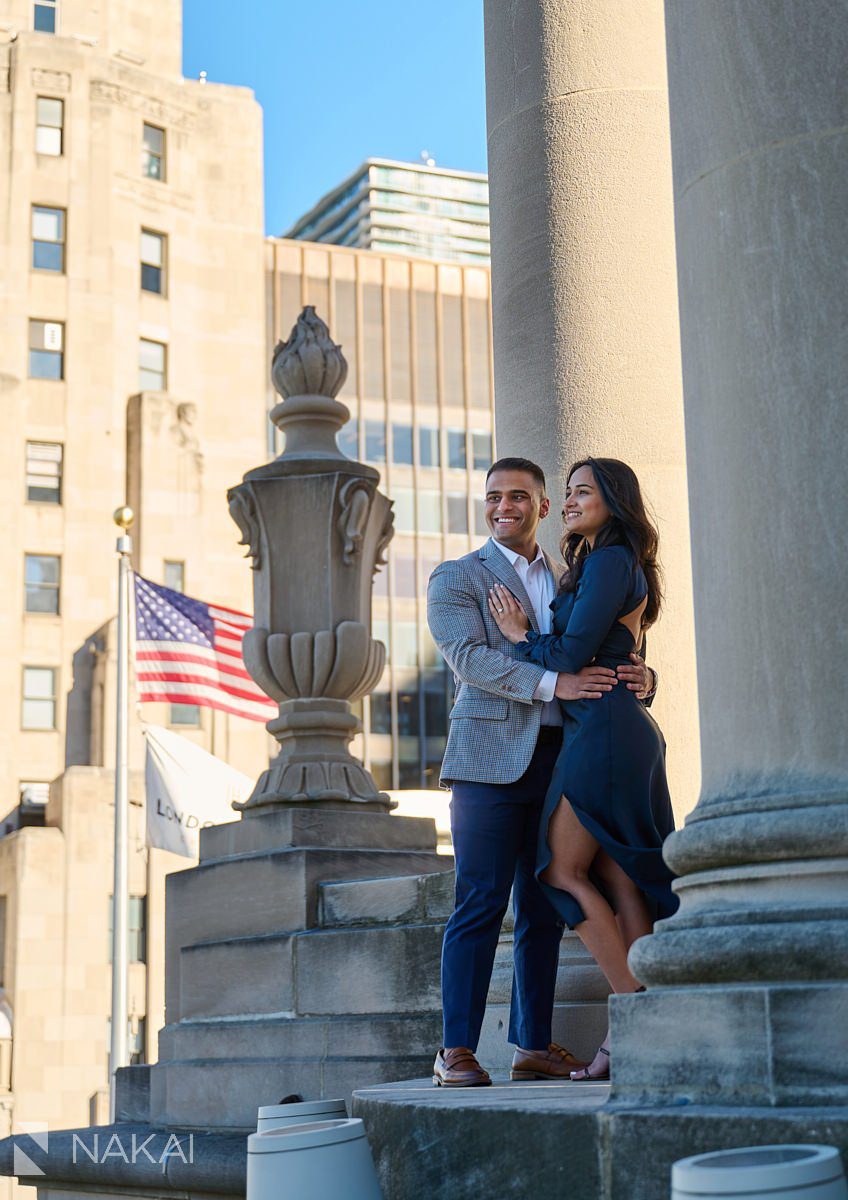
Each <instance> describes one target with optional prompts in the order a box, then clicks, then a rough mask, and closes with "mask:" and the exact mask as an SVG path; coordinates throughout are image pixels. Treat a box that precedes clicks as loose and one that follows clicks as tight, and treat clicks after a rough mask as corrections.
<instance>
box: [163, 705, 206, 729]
mask: <svg viewBox="0 0 848 1200" xmlns="http://www.w3.org/2000/svg"><path fill="white" fill-rule="evenodd" d="M168 724H169V725H180V726H182V727H183V728H184V729H199V728H200V705H199V704H172V705H171V706H170V712H169V713H168Z"/></svg>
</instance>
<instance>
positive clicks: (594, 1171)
mask: <svg viewBox="0 0 848 1200" xmlns="http://www.w3.org/2000/svg"><path fill="white" fill-rule="evenodd" d="M494 1079H495V1086H493V1087H491V1088H474V1089H460V1090H455V1091H446V1090H444V1089H442V1088H434V1087H433V1086H432V1083H431V1081H430V1080H429V1079H418V1080H412V1081H409V1082H407V1083H397V1084H387V1085H383V1086H377V1087H372V1088H364V1089H361V1090H357V1091H356V1092H355V1093H354V1097H353V1114H354V1115H355V1116H358V1117H362V1119H363V1120H364V1122H365V1128H366V1131H367V1134H368V1140H369V1142H370V1145H371V1150H372V1152H373V1155H374V1161H375V1163H376V1165H377V1170H378V1174H379V1176H380V1181H381V1185H382V1187H383V1192H384V1196H385V1200H420V1197H421V1196H422V1195H426V1196H427V1197H428V1200H479V1197H480V1196H481V1195H491V1196H497V1198H498V1200H526V1197H528V1196H532V1197H533V1200H562V1197H563V1196H568V1198H569V1200H668V1194H669V1188H670V1177H671V1165H672V1163H673V1162H675V1161H676V1160H677V1159H679V1158H685V1157H686V1156H688V1155H691V1154H698V1153H703V1152H706V1151H709V1150H720V1149H729V1148H732V1147H737V1146H746V1145H767V1144H774V1143H782V1142H817V1143H826V1144H829V1145H835V1146H838V1147H839V1148H840V1149H841V1150H842V1152H843V1155H845V1154H846V1152H848V1108H792V1109H789V1108H785V1109H778V1108H735V1107H727V1108H718V1107H713V1108H706V1107H696V1106H694V1105H692V1106H681V1107H678V1108H663V1109H660V1108H647V1107H646V1108H643V1109H621V1108H617V1107H615V1106H613V1105H612V1104H610V1103H609V1085H608V1084H579V1083H578V1084H574V1083H548V1082H539V1083H535V1084H525V1083H518V1084H514V1083H509V1082H508V1080H507V1079H506V1078H505V1077H503V1076H497V1075H496V1076H495V1077H494Z"/></svg>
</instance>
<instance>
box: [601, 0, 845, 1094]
mask: <svg viewBox="0 0 848 1200" xmlns="http://www.w3.org/2000/svg"><path fill="white" fill-rule="evenodd" d="M667 13H668V45H669V87H670V106H671V130H672V143H673V155H674V183H675V203H676V220H677V243H678V258H679V280H680V301H681V323H682V337H683V367H684V385H685V397H686V426H687V439H688V444H689V480H690V497H691V510H692V547H693V562H694V579H695V596H696V625H697V639H698V666H699V672H698V674H699V694H700V710H701V733H702V739H701V740H702V747H703V790H702V795H701V799H700V801H699V803H698V806H697V808H696V809H695V811H694V812H693V813H692V814H691V816H690V817H689V819H688V820H687V822H686V827H685V828H684V829H683V830H681V831H679V832H678V833H676V834H674V835H673V836H672V838H670V839H669V842H668V843H667V846H666V858H667V860H668V862H669V863H670V865H671V866H672V867H673V868H674V869H675V871H677V872H678V873H679V874H680V876H681V878H680V880H679V881H678V884H677V889H678V891H679V894H680V898H681V905H680V910H679V912H678V914H677V915H676V916H675V917H674V918H672V919H671V920H669V921H664V922H662V923H661V924H660V925H658V927H657V930H656V932H655V934H654V936H652V937H650V938H647V939H645V940H643V941H641V942H639V943H637V945H636V946H635V947H634V949H633V952H632V964H633V968H634V971H635V972H636V974H637V975H638V976H639V978H640V979H643V980H644V981H645V982H646V983H647V984H648V986H649V992H648V994H647V995H644V996H636V997H627V998H619V999H617V1000H616V1002H615V1004H614V1005H613V1049H614V1061H615V1063H616V1066H615V1069H614V1081H615V1092H614V1094H615V1098H616V1099H617V1100H619V1101H622V1102H632V1103H642V1102H644V1101H645V1099H646V1098H647V1097H650V1098H651V1100H652V1102H653V1103H658V1102H659V1103H680V1102H684V1101H688V1102H696V1103H698V1102H704V1103H720V1104H738V1103H749V1104H757V1105H768V1106H780V1105H792V1104H804V1105H810V1104H827V1105H834V1106H840V1105H841V1106H844V1105H846V1104H848V1019H846V1014H848V749H846V745H847V743H846V733H845V729H846V720H845V711H844V708H845V705H844V695H845V681H844V669H843V662H844V660H845V659H846V657H848V633H847V632H846V622H845V613H844V607H845V603H844V602H845V581H846V563H848V472H846V465H845V464H846V461H848V422H846V420H845V397H844V393H845V380H846V378H848V343H846V339H845V329H846V326H848V290H846V288H845V263H846V262H848V223H847V222H846V220H845V161H846V154H848V132H846V131H848V93H847V92H846V90H845V89H844V88H834V87H832V86H831V84H830V83H829V82H827V81H828V80H831V81H832V79H833V78H834V77H835V73H836V72H837V71H838V70H840V69H841V68H840V67H838V65H837V64H841V63H843V62H844V61H845V57H846V55H848V25H846V21H845V16H846V10H845V6H844V4H837V3H826V2H825V3H815V4H810V5H804V6H803V7H799V6H797V5H791V4H777V5H774V6H769V8H768V12H767V13H766V12H765V11H764V10H763V8H762V6H759V5H751V4H747V3H745V2H744V0H731V2H730V3H725V2H718V0H705V2H704V3H700V4H691V3H689V0H669V3H668V4H667ZM646 1048H649V1050H648V1051H646Z"/></svg>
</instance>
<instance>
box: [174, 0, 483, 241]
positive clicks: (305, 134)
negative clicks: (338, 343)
mask: <svg viewBox="0 0 848 1200" xmlns="http://www.w3.org/2000/svg"><path fill="white" fill-rule="evenodd" d="M234 11H235V12H236V13H237V14H238V15H237V17H236V18H234V17H233V15H232V14H233V12H234ZM183 19H184V34H183V72H184V74H185V75H187V76H188V77H189V78H196V77H197V75H198V74H199V72H200V71H202V70H205V71H206V72H207V73H208V77H209V79H210V81H214V82H216V83H236V84H242V85H244V86H247V87H251V88H253V90H254V91H255V93H256V96H257V99H258V100H259V102H260V104H261V105H262V107H263V109H264V112H265V226H266V230H267V232H268V233H282V232H283V231H284V229H285V228H286V227H287V226H288V225H290V224H291V222H292V221H293V220H294V219H295V218H296V217H298V216H300V215H301V213H303V212H305V211H306V210H307V209H309V208H311V207H312V205H313V204H314V203H315V201H316V200H317V199H318V198H319V197H320V196H321V195H323V194H324V192H326V191H328V190H329V189H330V188H331V187H333V186H334V185H335V184H336V183H339V182H340V181H341V180H342V179H343V178H344V177H345V175H347V174H349V173H350V172H351V171H353V170H354V169H355V168H356V167H357V166H358V165H359V163H360V162H362V160H363V159H364V158H367V157H369V155H375V156H378V157H384V158H400V159H404V160H407V161H414V160H416V159H417V158H418V156H419V154H420V152H421V151H422V150H424V149H427V150H429V151H430V153H431V154H432V155H433V157H434V158H435V159H436V163H437V165H438V166H440V167H459V168H463V169H465V170H470V171H485V170H486V113H485V93H484V78H483V0H323V3H316V2H315V0H313V2H312V3H311V4H309V3H306V2H304V0H297V2H295V0H242V2H241V3H240V4H237V5H233V4H232V3H231V0H226V2H225V0H184V18H183Z"/></svg>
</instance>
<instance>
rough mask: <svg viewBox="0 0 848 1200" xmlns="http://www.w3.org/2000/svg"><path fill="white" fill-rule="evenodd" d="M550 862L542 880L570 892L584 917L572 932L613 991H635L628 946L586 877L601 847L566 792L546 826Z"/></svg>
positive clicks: (610, 914) (611, 915)
mask: <svg viewBox="0 0 848 1200" xmlns="http://www.w3.org/2000/svg"><path fill="white" fill-rule="evenodd" d="M548 845H549V846H550V848H551V862H550V865H549V866H548V868H547V869H546V870H545V872H544V873H543V875H542V877H541V878H542V879H543V880H544V882H545V883H549V884H551V885H552V886H553V887H558V888H562V889H563V890H564V891H566V892H570V893H571V895H572V896H573V897H574V899H575V900H576V901H577V903H578V904H579V905H580V907H581V908H582V910H583V914H584V917H585V920H583V921H581V922H580V924H579V925H577V926H575V932H576V933H577V936H578V937H579V938H580V940H581V941H582V942H583V945H584V946H585V947H586V949H587V950H588V951H589V953H590V954H591V955H592V957H593V958H594V959H595V961H596V962H597V964H598V966H599V967H600V968H601V970H602V971H603V973H604V975H606V977H607V979H608V980H609V984H610V987H611V988H612V990H613V991H614V992H634V991H635V990H636V988H637V987H638V986H639V984H638V983H637V981H636V979H635V978H634V976H633V975H632V974H631V972H630V968H629V967H628V965H627V946H626V945H625V943H624V939H623V937H622V933H621V930H620V929H619V927H618V923H617V922H616V919H615V914H614V913H613V911H612V909H611V908H610V906H609V904H608V903H607V902H606V900H605V899H604V897H603V896H602V895H601V893H600V892H599V891H598V889H597V888H596V887H595V885H594V884H593V883H592V881H591V880H590V879H589V868H590V867H591V865H592V861H593V859H594V858H595V856H596V855H597V853H598V851H599V850H600V846H599V845H598V842H597V841H596V840H595V838H593V837H592V835H591V833H589V831H588V830H587V829H585V828H584V827H583V825H582V824H581V823H580V820H579V818H578V817H577V816H576V814H575V812H574V809H573V808H572V807H571V805H570V804H569V802H568V800H567V799H566V797H565V796H563V798H562V799H561V801H560V803H559V805H558V807H557V809H556V811H555V812H554V815H553V816H552V817H551V821H550V824H549V826H548Z"/></svg>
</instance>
